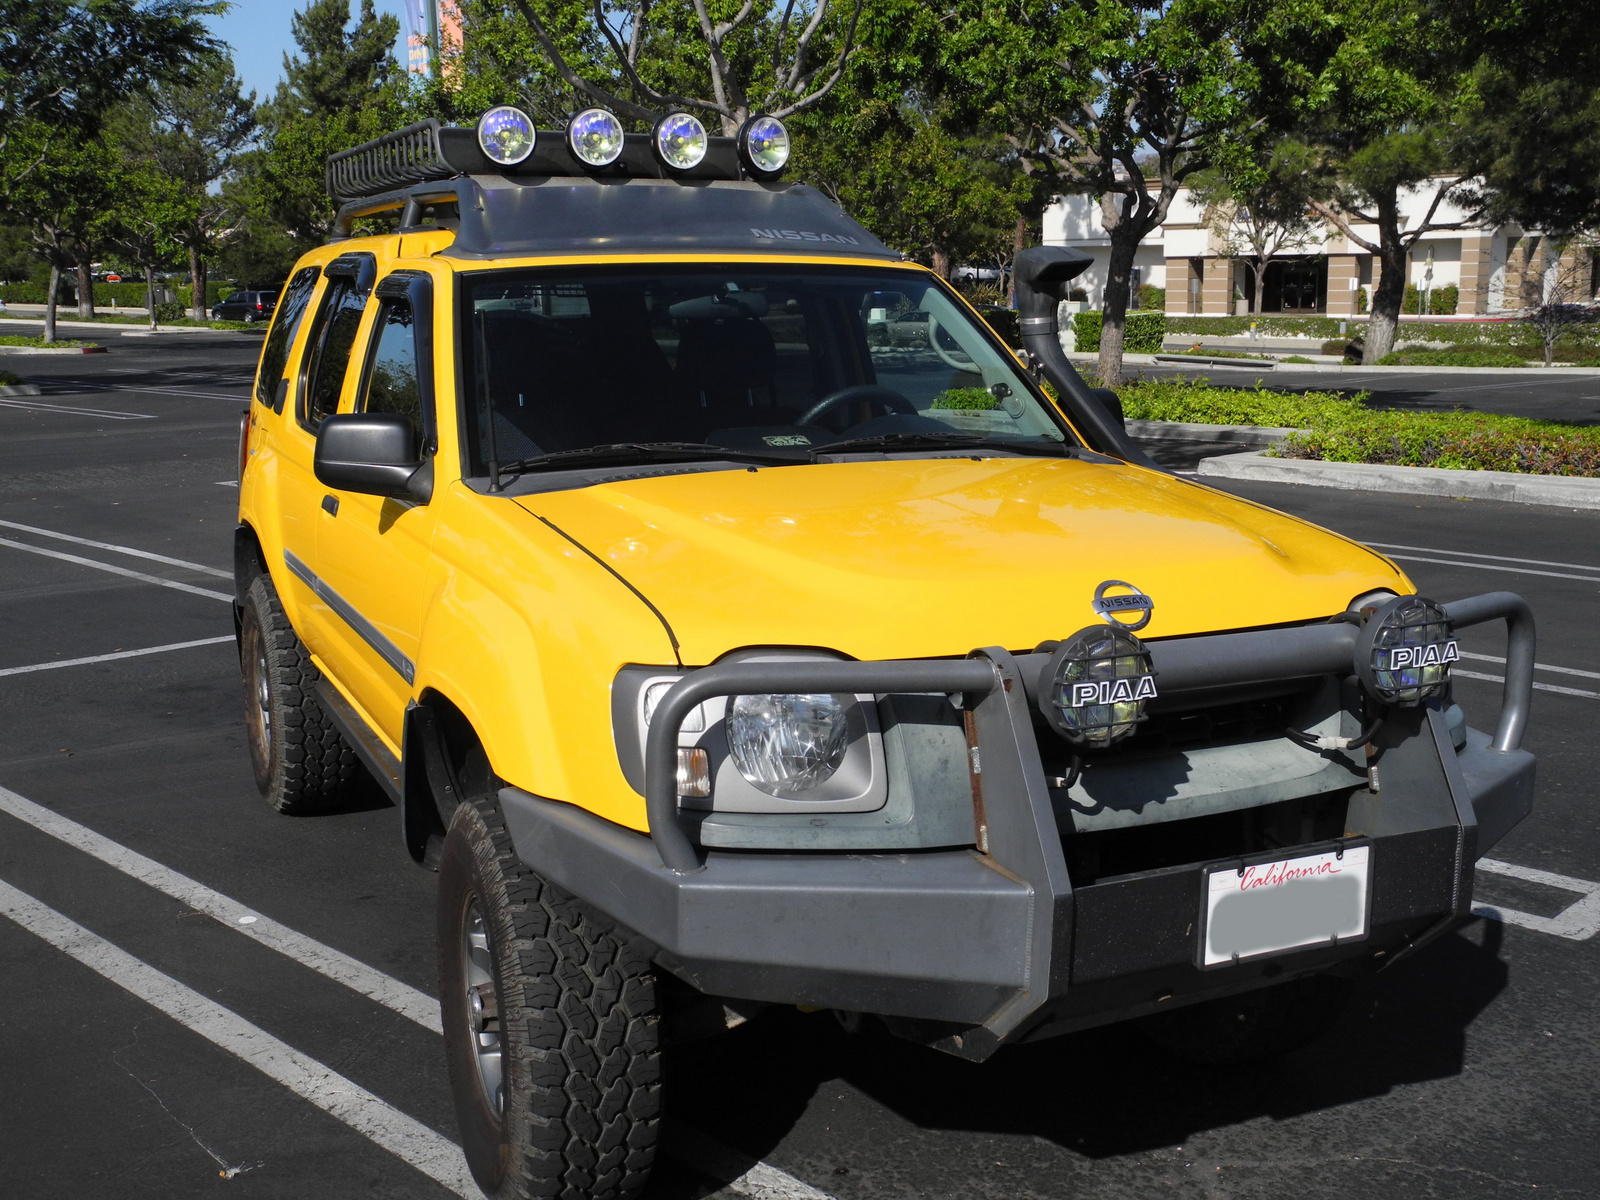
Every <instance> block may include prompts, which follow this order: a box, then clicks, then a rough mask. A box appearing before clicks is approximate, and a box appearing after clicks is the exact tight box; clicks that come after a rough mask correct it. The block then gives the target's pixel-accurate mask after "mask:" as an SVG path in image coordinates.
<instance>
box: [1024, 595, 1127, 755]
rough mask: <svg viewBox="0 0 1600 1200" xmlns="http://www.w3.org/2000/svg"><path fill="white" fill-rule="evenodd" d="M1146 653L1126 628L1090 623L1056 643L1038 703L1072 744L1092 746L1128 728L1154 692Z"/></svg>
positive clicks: (1101, 744)
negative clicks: (1085, 627) (1058, 643)
mask: <svg viewBox="0 0 1600 1200" xmlns="http://www.w3.org/2000/svg"><path fill="white" fill-rule="evenodd" d="M1154 676H1155V672H1154V670H1153V669H1152V668H1151V665H1150V652H1149V651H1148V650H1147V649H1145V645H1144V643H1143V642H1141V641H1140V640H1139V639H1138V638H1137V637H1135V636H1134V635H1133V634H1131V633H1129V632H1128V631H1127V630H1126V629H1123V628H1121V627H1120V626H1116V625H1090V626H1089V627H1088V628H1087V629H1080V630H1079V631H1078V632H1077V633H1075V634H1073V635H1072V636H1071V637H1069V638H1068V639H1067V640H1066V641H1064V642H1062V643H1061V645H1059V646H1057V647H1056V650H1055V653H1054V654H1053V655H1051V657H1050V662H1049V664H1048V665H1047V666H1046V668H1045V683H1046V686H1045V687H1044V689H1043V690H1042V692H1041V694H1040V696H1039V708H1040V709H1041V710H1042V711H1043V713H1044V716H1045V720H1046V721H1048V722H1049V723H1050V727H1051V728H1052V729H1054V730H1055V731H1056V732H1057V733H1059V734H1060V735H1061V736H1062V737H1064V738H1066V739H1067V741H1069V742H1071V743H1072V744H1073V745H1075V746H1084V747H1087V748H1089V749H1097V748H1100V747H1104V746H1109V745H1111V744H1112V743H1113V742H1115V741H1118V740H1120V739H1122V738H1125V737H1127V736H1128V734H1130V733H1132V732H1133V730H1134V727H1135V726H1137V725H1138V723H1139V722H1140V721H1143V720H1144V710H1145V704H1146V702H1147V701H1149V700H1150V699H1151V698H1153V697H1154V696H1155V694H1156V681H1155V678H1154Z"/></svg>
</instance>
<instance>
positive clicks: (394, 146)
mask: <svg viewBox="0 0 1600 1200" xmlns="http://www.w3.org/2000/svg"><path fill="white" fill-rule="evenodd" d="M458 173H459V168H458V167H455V166H452V165H451V164H450V163H449V162H448V161H447V160H446V158H445V154H444V148H443V147H442V146H441V145H440V141H439V122H438V121H436V120H434V119H433V118H432V117H429V118H428V119H427V120H426V121H418V122H417V123H416V124H415V125H407V126H406V127H405V128H404V129H397V130H395V132H393V133H388V134H385V135H384V136H383V137H380V138H374V139H373V140H372V141H370V142H363V143H361V145H359V146H352V147H351V148H350V149H348V150H341V151H340V152H339V153H338V154H334V155H330V156H329V158H328V192H329V194H330V195H332V196H333V197H334V199H336V200H338V201H340V202H344V201H346V200H354V199H358V198H360V197H363V196H371V195H374V194H375V193H379V192H387V191H391V190H393V189H395V188H402V187H406V186H408V185H410V184H414V183H428V182H430V181H432V180H436V179H449V178H451V177H452V176H454V175H456V174H458Z"/></svg>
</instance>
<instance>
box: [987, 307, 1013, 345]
mask: <svg viewBox="0 0 1600 1200" xmlns="http://www.w3.org/2000/svg"><path fill="white" fill-rule="evenodd" d="M978 313H979V315H980V316H982V317H983V319H984V321H986V322H987V323H988V325H989V328H990V329H992V330H994V331H995V332H996V333H998V334H999V335H1000V340H1001V341H1002V342H1004V343H1005V344H1006V345H1008V346H1010V347H1011V348H1012V349H1013V350H1020V349H1022V324H1021V318H1019V317H1018V315H1017V310H1016V309H1014V308H980V309H979V310H978Z"/></svg>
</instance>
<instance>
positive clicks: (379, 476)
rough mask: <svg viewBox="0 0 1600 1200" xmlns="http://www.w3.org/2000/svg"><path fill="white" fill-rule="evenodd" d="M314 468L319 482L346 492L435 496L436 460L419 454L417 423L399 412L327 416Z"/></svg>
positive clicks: (403, 497)
mask: <svg viewBox="0 0 1600 1200" xmlns="http://www.w3.org/2000/svg"><path fill="white" fill-rule="evenodd" d="M312 469H313V470H314V471H315V472H316V476H317V481H318V482H319V483H322V484H323V485H324V486H326V487H330V488H334V489H336V490H338V491H341V492H361V493H363V494H365V495H368V496H386V497H390V498H393V499H396V500H412V501H415V502H417V503H419V504H426V503H427V502H428V501H429V500H430V499H431V498H432V496H433V460H432V459H422V460H419V459H418V457H417V434H416V429H415V427H414V426H413V425H412V424H411V418H410V417H407V416H403V415H401V414H400V413H337V414H335V415H334V416H331V417H324V418H323V421H322V425H321V427H320V428H319V429H318V430H317V451H316V456H315V457H314V459H313V460H312Z"/></svg>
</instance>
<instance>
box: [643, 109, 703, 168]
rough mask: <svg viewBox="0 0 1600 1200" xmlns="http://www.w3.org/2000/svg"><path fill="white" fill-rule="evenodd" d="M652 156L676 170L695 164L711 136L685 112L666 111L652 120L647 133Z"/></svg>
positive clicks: (698, 163)
mask: <svg viewBox="0 0 1600 1200" xmlns="http://www.w3.org/2000/svg"><path fill="white" fill-rule="evenodd" d="M650 144H651V146H652V147H653V148H654V149H655V152H656V157H657V158H659V159H660V160H661V162H662V163H663V164H664V165H666V166H668V167H671V168H672V169H673V170H676V171H688V170H690V169H692V168H694V167H698V166H699V165H700V163H701V161H702V160H703V159H704V158H705V156H706V150H707V149H708V148H709V147H710V145H711V139H710V138H709V137H708V136H706V127H705V126H704V125H702V124H701V123H700V118H698V117H696V116H694V115H692V114H691V113H686V112H675V113H668V114H667V115H666V116H664V117H662V118H661V120H659V121H657V122H656V127H655V129H654V130H653V131H652V132H651V134H650Z"/></svg>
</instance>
